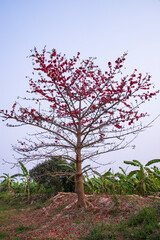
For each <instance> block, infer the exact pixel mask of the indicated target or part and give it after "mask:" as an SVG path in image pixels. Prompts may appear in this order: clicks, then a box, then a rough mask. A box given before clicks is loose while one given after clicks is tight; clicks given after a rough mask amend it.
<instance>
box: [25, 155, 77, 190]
mask: <svg viewBox="0 0 160 240" xmlns="http://www.w3.org/2000/svg"><path fill="white" fill-rule="evenodd" d="M66 163H67V162H66V161H65V160H63V159H61V158H52V159H50V160H47V161H45V162H43V163H39V164H38V165H37V166H35V167H34V168H33V169H31V170H30V172H29V173H30V176H31V178H33V179H34V180H35V181H36V182H37V183H38V184H39V189H40V188H41V189H42V187H41V186H40V185H43V187H44V189H46V190H49V189H50V190H49V191H51V192H55V193H56V192H61V191H64V192H73V191H74V178H73V173H72V172H71V170H70V169H69V168H68V167H66V166H65V165H64V164H66ZM70 166H71V165H70ZM67 174H68V175H69V176H72V178H70V179H68V177H67Z"/></svg>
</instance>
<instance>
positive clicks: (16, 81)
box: [0, 0, 160, 175]
mask: <svg viewBox="0 0 160 240" xmlns="http://www.w3.org/2000/svg"><path fill="white" fill-rule="evenodd" d="M0 32H1V38H0V53H1V55H0V56H1V58H0V109H10V107H11V106H12V104H13V102H14V101H15V100H16V98H17V96H25V91H26V90H27V87H28V83H27V79H26V78H25V76H32V74H31V73H32V64H31V59H29V58H26V57H27V56H28V55H29V54H30V49H33V48H34V46H36V47H37V48H38V49H39V50H41V49H42V48H43V47H44V45H47V50H51V49H52V48H56V49H57V50H58V51H60V52H62V53H66V54H67V56H68V57H71V56H73V55H75V54H76V53H77V52H78V51H80V52H81V57H82V58H86V57H90V56H91V57H97V63H98V64H99V66H101V67H102V69H105V66H106V63H107V62H108V61H114V60H115V59H116V58H117V57H118V56H121V55H122V54H123V53H124V52H125V51H128V57H127V61H126V64H125V66H126V74H127V73H128V72H130V71H132V70H133V69H134V68H137V69H138V71H140V72H142V73H146V72H149V73H150V74H151V75H152V82H153V83H154V84H155V86H156V88H157V89H160V1H159V0H110V1H109V0H27V1H24V0H15V1H12V0H5V1H0ZM146 110H147V111H148V112H149V113H150V115H151V117H150V118H149V119H146V120H144V122H145V123H146V122H148V121H149V120H151V119H153V118H155V117H156V116H157V115H158V114H160V96H158V97H157V100H155V99H153V100H152V102H150V103H149V104H148V103H147V104H146V105H145V106H144V111H146ZM26 132H27V128H26V127H23V128H12V129H11V128H7V127H5V125H4V123H3V122H2V121H1V120H0V175H2V173H3V172H6V173H8V172H10V173H11V174H12V173H13V172H15V171H16V170H15V169H14V170H10V166H8V165H2V164H1V163H2V159H3V158H4V159H6V160H8V161H12V159H13V157H12V154H13V152H12V151H11V144H15V143H16V140H17V139H18V138H21V137H24V136H25V133H26ZM133 144H135V145H136V148H135V150H132V149H125V150H122V151H119V152H115V153H110V154H106V155H104V156H102V157H101V158H100V159H99V160H100V162H106V163H107V162H110V161H115V160H116V163H115V164H113V165H110V166H106V167H105V168H103V169H101V171H103V170H104V169H106V170H107V169H108V167H113V168H114V171H117V166H120V165H121V166H123V167H124V166H125V165H122V163H123V160H133V159H137V160H140V161H141V162H142V163H144V164H145V163H146V162H147V161H149V160H151V159H154V158H160V119H158V120H157V121H156V122H155V123H154V125H153V127H152V128H150V129H148V130H146V131H145V132H143V133H141V134H140V135H139V136H138V138H137V139H136V140H135V142H134V143H133ZM28 167H31V166H28Z"/></svg>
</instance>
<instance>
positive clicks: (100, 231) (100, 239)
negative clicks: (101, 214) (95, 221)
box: [84, 223, 117, 240]
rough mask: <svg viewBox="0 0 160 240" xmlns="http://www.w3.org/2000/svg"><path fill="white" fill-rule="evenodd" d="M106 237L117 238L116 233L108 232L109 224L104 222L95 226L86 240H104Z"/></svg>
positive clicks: (113, 239)
mask: <svg viewBox="0 0 160 240" xmlns="http://www.w3.org/2000/svg"><path fill="white" fill-rule="evenodd" d="M104 239H111V240H115V239H117V238H116V236H115V234H114V233H110V232H107V226H105V225H104V224H103V223H101V224H99V225H96V226H94V227H93V228H92V229H91V232H90V235H88V236H85V237H84V240H104Z"/></svg>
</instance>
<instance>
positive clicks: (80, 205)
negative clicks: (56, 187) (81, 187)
mask: <svg viewBox="0 0 160 240" xmlns="http://www.w3.org/2000/svg"><path fill="white" fill-rule="evenodd" d="M89 207H93V204H92V203H91V202H89V201H88V200H87V199H84V200H81V201H77V203H76V209H77V208H85V209H87V208H89Z"/></svg>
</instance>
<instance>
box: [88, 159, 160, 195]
mask: <svg viewBox="0 0 160 240" xmlns="http://www.w3.org/2000/svg"><path fill="white" fill-rule="evenodd" d="M159 162H160V160H159V159H155V160H151V161H149V162H148V163H147V164H146V165H145V166H143V165H142V164H141V163H140V162H139V161H137V160H133V161H124V163H126V164H130V165H133V166H137V167H140V169H138V170H134V171H131V172H129V173H128V174H127V173H126V172H125V170H124V169H123V168H122V167H119V169H120V170H121V172H117V173H115V174H113V173H112V172H111V169H109V170H108V171H107V172H106V173H104V174H100V173H98V172H97V171H94V173H95V174H96V175H97V177H96V176H95V175H94V176H93V177H91V178H89V176H88V174H87V173H85V174H84V177H83V179H84V187H85V191H86V193H98V194H100V193H107V194H113V195H114V194H139V195H146V194H153V193H156V192H159V191H160V169H159V168H157V167H156V166H154V167H152V168H151V169H150V168H149V167H148V166H150V165H152V164H156V163H159Z"/></svg>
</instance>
